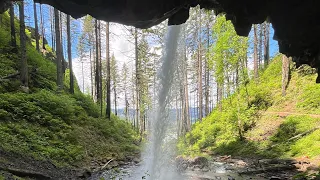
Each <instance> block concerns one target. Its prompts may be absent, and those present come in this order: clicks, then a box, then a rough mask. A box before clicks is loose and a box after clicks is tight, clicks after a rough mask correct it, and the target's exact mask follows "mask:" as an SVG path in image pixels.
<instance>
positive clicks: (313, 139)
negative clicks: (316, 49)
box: [178, 55, 320, 158]
mask: <svg viewBox="0 0 320 180" xmlns="http://www.w3.org/2000/svg"><path fill="white" fill-rule="evenodd" d="M281 66H282V63H281V55H278V56H276V57H275V58H274V59H273V61H272V63H271V64H270V65H269V66H268V68H267V69H265V70H264V71H263V72H260V79H259V82H258V83H255V82H249V83H248V84H243V85H241V86H240V89H239V90H238V92H235V93H234V94H233V95H231V96H229V97H228V98H226V99H224V100H223V102H222V110H221V111H220V110H219V109H218V108H216V109H215V110H214V111H213V112H212V113H211V114H210V115H209V116H208V117H206V118H204V119H203V121H202V122H201V123H196V124H194V125H193V128H192V131H191V132H190V133H188V134H187V135H186V137H185V138H182V139H180V141H179V144H178V149H179V150H180V153H182V154H186V155H198V154H202V153H203V152H213V153H217V154H228V155H230V154H231V155H240V156H250V157H253V156H258V157H267V158H274V157H285V158H287V157H301V156H308V157H310V158H317V157H319V156H320V151H319V146H320V138H319V137H320V130H316V131H313V132H310V133H309V134H306V135H304V136H301V137H299V138H297V139H292V140H290V141H288V140H289V139H290V138H292V137H295V136H297V135H299V134H301V133H304V132H308V131H310V130H312V129H313V128H315V127H319V125H320V119H319V118H316V117H314V116H312V115H311V116H309V115H307V114H317V113H319V110H318V109H319V102H320V99H319V98H318V96H320V94H319V92H320V88H319V85H318V84H316V83H315V79H316V75H315V74H314V71H312V70H310V69H309V68H307V67H303V69H302V70H301V69H298V70H295V69H293V68H292V69H291V81H290V83H289V86H288V88H287V95H286V97H282V95H281V72H282V69H281ZM265 111H266V113H268V112H269V111H271V112H274V111H284V112H286V111H290V112H292V113H293V115H289V116H287V117H281V116H277V115H266V114H264V112H265ZM294 113H296V114H294ZM300 114H301V115H300ZM239 120H241V121H239ZM273 121H276V122H273ZM279 121H281V124H280V125H279V124H278V123H279ZM239 122H240V123H239ZM256 124H260V125H259V126H257V127H256ZM264 126H267V127H264ZM270 128H271V129H270ZM272 128H274V129H272ZM239 129H240V130H241V129H242V130H243V136H244V139H243V140H241V139H240V138H239V137H240V135H239ZM256 139H257V140H256Z"/></svg>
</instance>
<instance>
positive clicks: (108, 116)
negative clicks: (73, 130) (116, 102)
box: [106, 22, 111, 120]
mask: <svg viewBox="0 0 320 180" xmlns="http://www.w3.org/2000/svg"><path fill="white" fill-rule="evenodd" d="M109 34H110V32H109V22H107V24H106V58H107V105H106V106H107V108H106V115H107V118H108V119H109V120H110V119H111V98H110V94H111V92H110V54H109V53H110V46H109V42H110V39H109Z"/></svg>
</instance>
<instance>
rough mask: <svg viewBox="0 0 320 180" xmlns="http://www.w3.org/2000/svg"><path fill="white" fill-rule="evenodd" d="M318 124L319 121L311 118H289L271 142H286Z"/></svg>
mask: <svg viewBox="0 0 320 180" xmlns="http://www.w3.org/2000/svg"><path fill="white" fill-rule="evenodd" d="M306 122H307V123H306ZM318 124H319V119H315V118H311V117H309V116H288V117H287V118H286V120H285V121H284V122H283V123H282V124H281V125H280V127H279V129H278V131H277V133H276V134H275V135H274V136H273V137H272V138H271V140H272V141H273V142H286V141H287V140H288V139H289V138H291V137H294V136H295V135H298V134H300V133H303V132H305V131H308V130H310V129H312V128H314V127H316V126H317V125H318Z"/></svg>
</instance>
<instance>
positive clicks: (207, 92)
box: [205, 22, 210, 116]
mask: <svg viewBox="0 0 320 180" xmlns="http://www.w3.org/2000/svg"><path fill="white" fill-rule="evenodd" d="M209 47H210V27H209V22H207V58H206V61H205V116H208V114H209V83H210V79H209V78H210V77H209V65H208V63H209V55H208V54H209Z"/></svg>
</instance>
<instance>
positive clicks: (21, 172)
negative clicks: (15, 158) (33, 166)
mask: <svg viewBox="0 0 320 180" xmlns="http://www.w3.org/2000/svg"><path fill="white" fill-rule="evenodd" d="M0 170H2V171H6V172H9V173H11V174H13V175H16V176H18V177H29V178H34V179H41V180H42V179H43V180H51V179H53V178H51V177H50V176H48V175H45V174H41V173H39V172H34V171H30V170H25V169H16V168H12V167H1V166H0Z"/></svg>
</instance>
